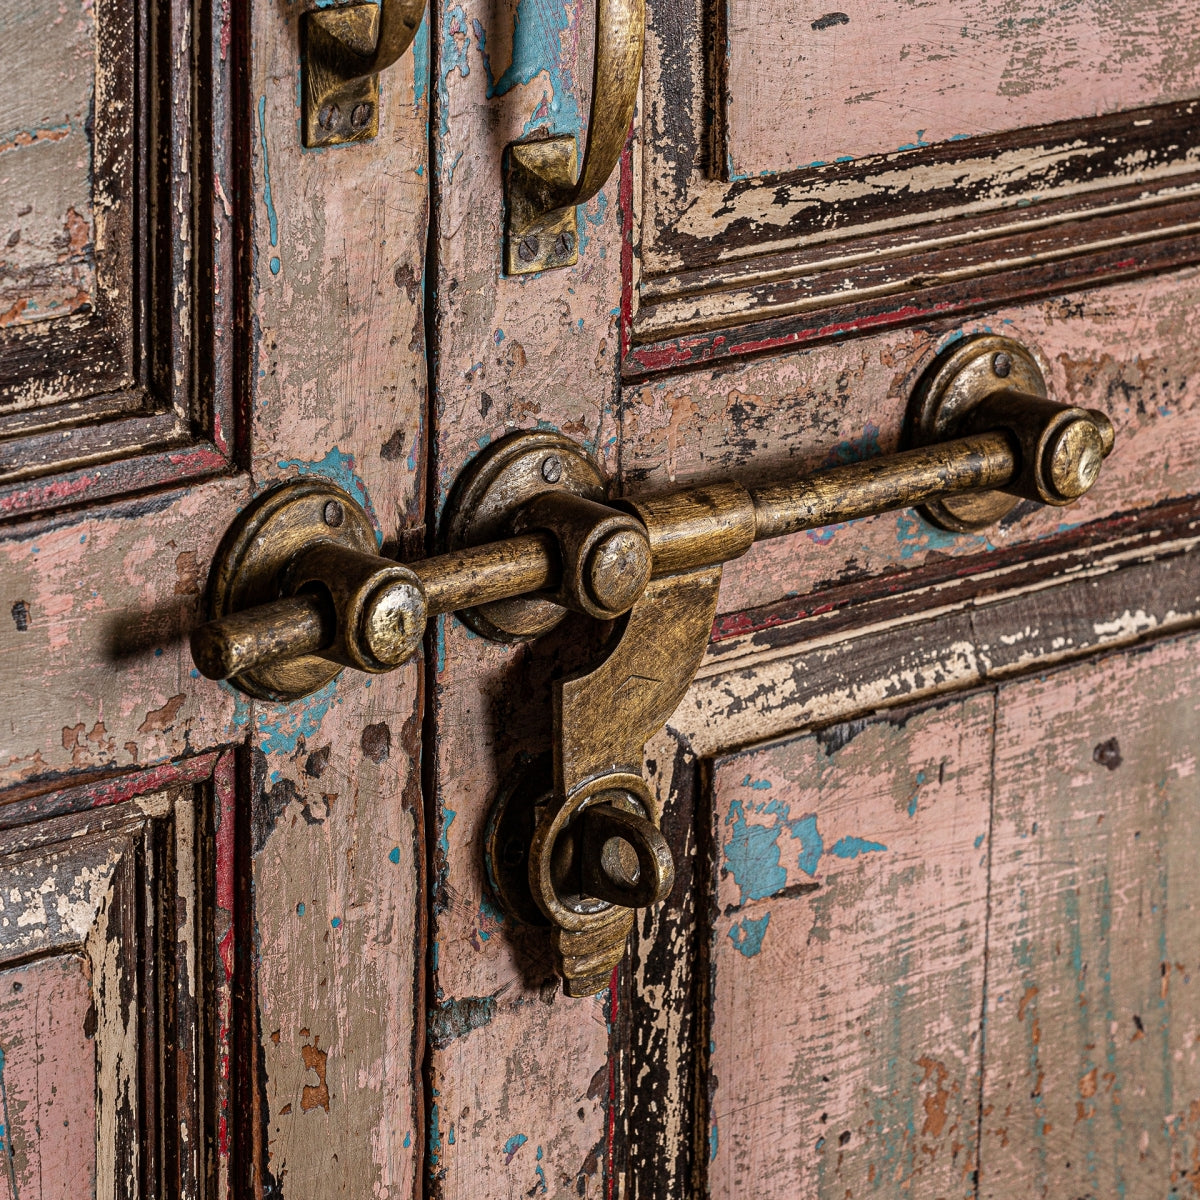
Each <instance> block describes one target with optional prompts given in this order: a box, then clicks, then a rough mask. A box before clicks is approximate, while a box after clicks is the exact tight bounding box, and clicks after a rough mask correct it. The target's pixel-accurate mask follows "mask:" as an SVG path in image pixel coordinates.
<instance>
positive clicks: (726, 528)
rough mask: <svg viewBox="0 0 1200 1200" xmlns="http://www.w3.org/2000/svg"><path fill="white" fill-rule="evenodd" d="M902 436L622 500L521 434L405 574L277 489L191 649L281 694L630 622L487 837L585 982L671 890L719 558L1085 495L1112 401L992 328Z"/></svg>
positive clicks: (461, 496) (349, 521) (331, 501)
mask: <svg viewBox="0 0 1200 1200" xmlns="http://www.w3.org/2000/svg"><path fill="white" fill-rule="evenodd" d="M908 441H909V443H910V448H909V449H907V450H903V451H901V452H899V453H897V454H892V455H888V456H886V457H882V458H876V459H871V460H868V461H866V462H859V463H852V464H849V465H846V466H839V467H832V468H829V469H828V470H824V471H818V472H815V473H813V474H810V475H806V476H803V477H801V478H799V479H790V480H786V481H783V482H779V483H774V484H765V485H759V486H753V487H745V486H743V485H742V484H739V483H736V482H734V481H731V480H718V481H714V482H708V483H702V484H694V485H691V486H687V487H683V488H678V489H676V490H675V491H673V492H669V493H666V494H663V495H658V496H649V497H637V498H634V499H631V500H625V501H606V498H605V480H604V478H603V476H602V475H601V473H600V471H599V469H598V468H597V467H596V465H595V463H594V462H593V461H592V460H591V459H590V458H589V457H588V455H587V454H585V453H584V452H583V450H582V449H581V448H580V447H579V446H577V445H576V444H575V443H574V442H572V441H570V440H569V439H568V438H565V437H563V436H562V435H560V434H556V433H548V432H540V431H539V432H525V433H518V434H514V435H512V436H510V437H508V438H504V439H502V440H501V441H499V442H496V443H494V444H493V445H492V446H489V447H488V449H487V450H486V451H484V452H483V453H482V454H480V455H479V456H478V457H477V458H476V459H475V460H474V461H473V462H472V463H471V464H470V466H469V467H468V469H467V470H466V471H465V472H464V473H463V475H462V477H461V478H460V480H459V482H458V484H457V485H456V487H455V491H454V494H453V496H452V498H451V503H450V505H449V508H448V514H447V519H446V527H445V539H444V540H445V544H446V550H445V552H444V553H443V554H440V555H438V556H436V557H433V558H428V559H424V560H423V561H420V562H415V563H410V564H408V565H401V564H399V563H395V562H392V561H391V560H389V559H386V558H383V557H381V556H380V555H379V554H378V553H377V551H376V545H375V537H374V533H373V531H372V529H371V525H370V522H369V521H368V519H367V517H366V515H365V514H364V513H363V511H362V509H361V508H360V507H359V506H358V505H357V504H355V503H354V501H353V500H352V499H351V498H350V497H349V496H348V495H346V493H344V492H342V491H341V490H340V489H338V488H336V487H334V486H333V485H332V484H329V483H325V482H322V481H318V480H314V479H312V478H307V479H303V480H300V481H297V482H293V483H288V484H284V485H282V486H281V487H279V488H277V489H276V490H275V491H273V492H270V493H268V494H267V495H265V496H264V497H262V498H260V500H258V501H257V502H256V503H255V504H253V505H252V506H251V507H250V508H248V509H247V510H246V511H245V512H244V513H242V514H241V516H240V517H239V518H238V520H237V522H236V523H235V524H234V527H233V529H232V530H231V531H230V533H229V535H228V536H227V538H226V541H225V543H224V545H223V547H222V550H221V553H220V554H219V556H218V559H217V562H216V563H215V565H214V567H213V570H212V574H211V577H210V583H209V610H210V616H211V620H210V621H209V623H208V624H207V625H203V626H201V627H200V628H199V629H197V630H196V631H195V632H194V633H193V635H192V654H193V657H194V658H195V661H196V665H197V666H198V667H199V668H200V670H201V671H202V672H203V673H204V674H205V675H207V676H208V677H209V678H213V679H229V680H230V681H231V682H232V683H233V684H234V685H235V686H237V687H238V688H240V689H241V690H242V691H244V692H246V693H248V694H250V695H252V696H259V697H264V698H269V699H275V700H281V699H291V698H297V697H300V696H304V695H307V694H308V693H309V692H312V691H314V690H316V689H317V688H318V687H321V686H322V685H323V684H325V683H327V682H328V681H329V680H331V679H333V678H334V677H335V676H336V675H337V674H338V672H339V671H340V670H341V669H342V668H343V667H346V666H352V667H355V668H357V669H359V670H362V671H368V672H379V671H386V670H390V669H391V668H393V667H395V666H397V665H399V664H400V663H402V662H405V661H406V660H407V659H409V658H410V657H411V656H412V655H413V654H414V653H415V652H416V649H417V647H418V646H419V644H420V640H421V636H422V632H423V630H424V627H425V622H426V619H427V618H428V617H430V616H436V615H438V614H440V613H450V612H457V613H459V614H460V616H461V617H462V619H463V620H464V621H466V622H467V623H468V624H469V625H471V627H472V628H474V629H475V630H476V631H477V632H479V633H481V634H483V635H484V636H486V637H490V638H497V639H500V640H504V641H519V640H528V639H530V638H535V637H538V636H539V635H541V634H544V633H545V632H547V631H548V630H549V629H552V628H553V627H554V626H555V625H556V624H557V623H558V622H559V621H560V620H562V618H563V617H564V616H565V615H566V613H567V611H568V610H574V611H577V612H580V613H583V614H585V615H587V616H590V617H593V618H597V619H600V620H612V619H614V618H617V617H623V618H624V623H623V626H620V627H619V628H618V636H617V637H616V640H615V642H614V643H613V644H612V645H610V647H609V648H608V650H607V652H606V655H605V657H604V658H603V660H602V661H601V662H599V663H598V664H596V665H595V666H594V668H592V669H591V670H590V671H586V672H584V673H582V674H580V675H577V676H574V677H572V678H569V679H564V680H559V681H557V682H556V684H555V685H554V688H555V691H554V753H553V756H552V758H551V759H547V760H546V761H545V762H544V763H542V764H541V766H540V767H539V768H538V769H536V770H533V771H532V772H530V773H527V774H526V776H525V777H524V778H522V779H521V780H519V781H517V782H516V783H514V784H512V785H511V786H509V787H507V788H506V789H505V790H504V791H503V792H502V794H501V795H500V796H499V797H498V798H497V800H496V803H495V806H494V808H493V812H492V817H491V820H490V823H489V830H488V834H487V838H486V842H487V867H488V872H489V877H490V879H491V883H492V887H493V889H494V890H495V892H496V893H497V895H498V897H499V899H500V901H501V903H502V904H503V906H504V907H505V908H506V909H507V910H508V911H509V912H511V913H513V914H514V915H517V916H519V917H521V918H522V919H524V920H527V921H534V922H539V923H542V924H545V925H548V926H549V927H550V929H551V933H552V939H553V942H554V945H555V948H556V951H557V953H558V956H559V964H560V968H561V971H562V974H563V978H564V981H565V986H566V989H567V991H568V992H569V993H570V994H572V995H586V994H589V993H591V992H595V991H598V990H599V989H601V988H602V987H604V986H605V985H606V983H607V982H608V979H609V978H610V977H611V973H612V971H613V969H614V967H615V966H616V965H617V963H618V962H619V961H620V959H621V956H622V954H623V952H624V946H625V941H626V938H627V935H628V933H629V930H630V929H631V928H632V925H633V916H634V909H635V908H637V907H640V906H642V905H645V904H650V903H655V902H657V901H659V900H661V899H662V898H663V897H664V896H666V895H667V894H668V893H669V891H670V889H671V887H672V884H673V880H674V868H673V864H672V862H671V853H670V849H669V847H668V846H667V843H666V841H665V839H664V838H663V836H662V833H661V832H660V830H659V817H660V814H659V812H658V810H657V806H656V802H655V799H654V797H653V796H652V794H651V792H650V789H649V788H648V787H647V786H646V783H645V781H644V780H643V778H642V756H643V750H644V746H645V743H646V741H647V739H648V738H650V737H652V736H653V735H654V734H655V733H656V732H657V731H658V730H659V729H661V728H662V726H663V724H664V723H665V722H666V720H667V719H668V718H669V717H670V715H671V713H672V712H673V711H674V710H675V708H676V707H677V706H678V704H679V702H680V700H681V699H682V698H683V695H684V692H686V690H687V688H688V687H689V686H690V685H691V681H692V678H693V676H694V674H695V671H696V669H697V667H698V666H699V664H700V661H701V659H702V658H703V656H704V652H705V649H706V647H707V645H708V639H709V633H710V630H711V627H712V622H713V618H714V617H715V615H716V604H717V592H718V589H719V587H720V582H721V569H722V565H723V564H724V563H726V562H729V561H731V560H732V559H735V558H737V557H738V556H739V555H741V554H744V553H745V552H746V551H747V550H748V549H749V548H750V546H751V545H752V544H753V543H754V542H755V541H757V540H759V539H763V538H772V537H780V536H783V535H785V534H790V533H796V532H799V531H801V530H805V529H817V528H821V527H823V526H826V525H830V524H833V523H835V522H841V521H848V520H852V519H854V518H856V517H863V516H868V515H871V514H875V513H883V512H888V511H891V510H894V509H898V508H904V507H908V506H910V505H920V506H922V512H923V513H924V514H925V516H926V518H927V519H928V520H930V521H932V522H934V523H936V524H938V525H940V526H942V527H943V528H947V529H951V530H956V531H974V530H979V529H983V528H986V527H987V526H988V525H991V524H993V523H994V522H996V521H998V520H1000V519H1001V518H1002V517H1004V516H1005V515H1007V514H1008V513H1009V512H1011V510H1012V509H1013V507H1014V506H1015V505H1016V504H1017V503H1019V502H1020V500H1021V499H1026V500H1033V501H1036V502H1038V503H1042V504H1051V505H1062V504H1069V503H1071V502H1072V501H1073V500H1075V499H1077V498H1078V497H1079V496H1081V495H1083V494H1084V493H1085V492H1087V491H1088V490H1089V489H1090V488H1091V487H1092V486H1093V484H1094V483H1095V482H1096V479H1097V478H1098V476H1099V473H1100V468H1101V465H1102V463H1103V461H1104V459H1105V458H1106V457H1107V456H1108V454H1109V453H1110V452H1111V451H1112V448H1113V441H1114V434H1113V427H1112V424H1111V422H1110V421H1109V420H1108V418H1107V417H1106V416H1105V415H1104V414H1103V413H1100V412H1096V411H1094V410H1091V409H1083V408H1076V407H1073V406H1070V405H1064V404H1057V403H1055V402H1054V401H1052V400H1050V399H1049V398H1048V396H1047V389H1046V384H1045V381H1044V379H1043V377H1042V373H1041V371H1040V369H1039V368H1038V365H1037V362H1036V360H1035V359H1034V358H1033V356H1032V355H1031V354H1030V353H1029V352H1028V351H1027V350H1026V349H1025V348H1024V347H1023V346H1021V345H1020V344H1019V343H1017V342H1015V341H1012V340H1011V339H1008V338H1002V337H996V336H993V335H984V336H981V337H975V338H969V339H964V340H963V341H961V342H959V343H958V344H957V345H955V346H953V347H952V348H951V349H950V350H949V351H947V352H946V353H945V354H943V355H942V356H940V357H939V358H938V359H937V360H936V361H935V362H934V363H933V365H932V366H931V368H930V370H929V371H928V372H927V373H926V375H925V376H924V378H923V379H922V381H921V384H920V386H919V387H918V389H917V392H916V395H915V397H914V403H913V408H912V411H911V413H910V420H909V426H908ZM330 514H333V516H334V517H335V518H336V519H330Z"/></svg>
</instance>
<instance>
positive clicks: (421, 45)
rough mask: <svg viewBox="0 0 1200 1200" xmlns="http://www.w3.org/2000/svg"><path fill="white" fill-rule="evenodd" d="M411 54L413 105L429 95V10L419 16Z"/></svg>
mask: <svg viewBox="0 0 1200 1200" xmlns="http://www.w3.org/2000/svg"><path fill="white" fill-rule="evenodd" d="M412 55H413V107H414V108H415V107H416V106H417V105H419V104H420V103H421V101H422V100H424V99H425V97H426V96H427V95H429V11H428V10H426V12H425V15H424V16H423V17H422V18H421V24H420V25H418V26H417V32H416V36H415V37H414V38H413V40H412Z"/></svg>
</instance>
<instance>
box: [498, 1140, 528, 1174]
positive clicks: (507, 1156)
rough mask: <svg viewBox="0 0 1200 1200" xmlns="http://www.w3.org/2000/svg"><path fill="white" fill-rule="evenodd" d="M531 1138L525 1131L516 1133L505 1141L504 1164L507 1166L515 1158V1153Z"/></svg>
mask: <svg viewBox="0 0 1200 1200" xmlns="http://www.w3.org/2000/svg"><path fill="white" fill-rule="evenodd" d="M527 1141H529V1139H528V1138H527V1137H526V1136H525V1135H524V1134H523V1133H514V1134H513V1135H512V1137H510V1138H509V1139H508V1141H507V1142H505V1143H504V1165H505V1166H507V1165H508V1164H509V1163H510V1162H512V1160H513V1155H514V1154H516V1152H517V1151H518V1150H520V1148H521V1147H522V1146H523V1145H525V1143H526V1142H527Z"/></svg>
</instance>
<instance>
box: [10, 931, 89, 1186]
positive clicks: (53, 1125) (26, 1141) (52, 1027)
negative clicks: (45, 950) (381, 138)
mask: <svg viewBox="0 0 1200 1200" xmlns="http://www.w3.org/2000/svg"><path fill="white" fill-rule="evenodd" d="M89 974H90V972H89V970H88V969H87V966H86V964H85V963H84V961H83V960H82V959H81V958H79V957H78V956H77V955H73V954H68V955H61V956H56V957H53V958H43V959H35V960H34V961H33V962H29V963H26V964H24V965H23V966H19V967H13V968H11V969H10V970H7V971H0V1200H78V1198H79V1197H81V1196H91V1195H93V1193H94V1189H95V1186H96V1082H97V1081H96V1053H95V1048H94V1045H93V1039H94V1037H95V1021H96V1014H95V1011H94V1010H93V1008H92V989H91V984H90V982H89V978H88V976H89Z"/></svg>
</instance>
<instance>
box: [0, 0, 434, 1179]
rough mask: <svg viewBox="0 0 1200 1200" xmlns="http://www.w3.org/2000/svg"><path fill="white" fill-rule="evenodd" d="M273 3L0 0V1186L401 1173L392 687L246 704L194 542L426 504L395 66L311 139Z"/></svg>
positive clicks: (417, 154)
mask: <svg viewBox="0 0 1200 1200" xmlns="http://www.w3.org/2000/svg"><path fill="white" fill-rule="evenodd" d="M303 7H306V6H303V5H294V6H293V5H280V4H267V3H262V4H260V3H255V4H253V5H251V4H245V3H232V4H231V3H219V4H193V3H191V2H190V0H163V2H161V3H157V2H156V3H135V2H134V0H94V2H93V0H63V2H61V3H60V2H59V0H30V2H29V3H21V4H16V3H5V4H4V5H2V6H0V447H2V449H0V521H2V524H0V608H2V610H3V611H2V621H0V1196H3V1197H5V1200H50V1198H52V1197H53V1198H55V1200H58V1198H62V1200H68V1198H70V1200H81V1198H83V1197H97V1198H98V1200H101V1198H102V1200H115V1198H116V1197H151V1196H162V1197H205V1198H210V1197H217V1196H230V1197H232V1196H237V1197H243V1196H252V1195H260V1196H268V1195H283V1194H286V1195H289V1196H290V1195H297V1196H299V1195H304V1196H312V1197H316V1196H354V1197H361V1196H368V1195H370V1196H385V1195H389V1194H390V1195H392V1196H401V1195H404V1196H408V1195H411V1194H412V1191H413V1186H414V1184H413V1181H414V1178H415V1177H416V1175H417V1174H418V1169H419V1164H420V1155H421V1147H422V1145H423V1144H424V1135H423V1133H422V1124H421V1122H422V1116H421V1101H420V1096H421V1087H420V1083H419V1081H418V1076H417V1064H418V1062H419V1059H420V1029H421V1020H420V1015H419V1014H420V1009H421V990H420V963H421V961H422V956H423V941H422V924H421V913H422V907H421V896H422V885H421V880H422V875H423V870H424V867H423V862H424V851H423V844H424V843H423V834H422V816H421V803H420V797H419V790H418V788H419V785H418V779H417V768H416V766H415V765H414V764H415V763H416V762H417V760H418V753H417V751H418V742H419V730H420V725H421V703H422V700H421V679H420V674H419V671H418V669H417V668H416V667H415V666H414V667H409V668H407V669H404V670H401V671H399V672H396V673H394V674H392V675H389V676H386V677H381V678H379V679H377V680H373V681H372V683H371V685H370V686H369V687H368V686H367V684H366V681H365V680H363V679H359V680H350V679H344V680H338V681H336V682H334V683H331V684H330V685H329V686H327V687H325V688H324V689H322V690H321V691H320V692H318V693H317V694H315V695H313V696H311V697H309V698H308V699H307V700H305V701H301V702H296V703H292V704H280V703H269V702H265V701H250V700H248V699H247V698H246V697H244V696H242V695H241V694H239V693H238V692H236V691H235V690H233V689H232V688H230V687H229V686H225V685H217V684H215V683H212V682H210V681H208V680H207V679H204V678H201V676H200V674H199V672H198V671H197V669H196V668H195V666H194V664H193V661H192V656H191V653H190V652H189V649H188V633H189V631H190V630H191V629H192V628H193V627H194V626H195V625H196V624H197V623H198V622H199V621H200V620H202V619H203V606H204V591H205V587H206V581H207V578H208V572H209V564H210V563H211V562H212V560H213V558H214V554H215V552H216V550H217V547H218V545H219V543H220V541H221V539H222V537H223V535H224V533H225V530H226V528H227V527H228V526H229V525H230V523H231V522H232V521H233V520H234V518H235V516H236V515H237V513H238V512H239V511H240V510H241V509H243V508H244V507H245V506H246V505H247V504H248V503H249V502H251V500H252V499H253V498H255V497H256V496H257V495H259V494H261V493H263V492H265V491H266V490H268V489H269V488H270V487H271V486H272V485H274V484H275V483H277V482H279V481H282V480H287V479H292V478H298V477H304V478H308V477H318V478H327V479H329V480H331V481H333V482H335V483H337V484H339V485H340V486H342V487H343V488H345V489H347V490H348V491H350V492H351V493H352V494H353V495H354V496H356V497H357V498H358V499H359V500H360V501H361V502H362V503H363V504H364V506H365V507H366V508H367V510H368V511H369V512H370V513H371V514H372V518H373V521H374V528H375V531H376V534H377V537H378V538H379V540H380V541H381V544H382V546H383V547H384V548H385V549H386V550H388V551H393V550H394V549H395V547H396V546H398V545H400V544H405V545H407V544H408V541H409V540H411V539H413V538H415V539H416V540H417V541H418V542H420V540H421V536H422V535H421V529H422V523H423V521H424V492H423V487H424V484H423V465H424V454H425V442H424V440H423V438H424V434H423V430H424V423H423V415H424V406H425V381H426V370H425V365H424V346H423V330H424V323H423V315H422V304H423V297H422V294H421V284H420V281H421V276H422V269H423V267H422V260H423V255H424V253H425V242H426V235H425V213H426V194H427V180H428V174H427V171H426V124H425V122H426V86H425V83H424V76H423V75H422V74H419V73H418V74H417V75H414V66H413V63H414V60H413V56H412V55H411V54H409V55H408V56H407V57H406V58H405V59H404V60H402V61H401V62H400V63H398V64H397V65H396V66H395V67H394V68H392V70H391V71H390V72H389V73H388V74H387V75H386V77H385V82H384V87H383V93H382V103H381V111H380V133H379V136H378V137H377V138H375V139H374V140H373V141H371V142H369V143H365V144H361V145H356V146H351V147H348V148H346V149H345V150H339V151H334V150H330V151H325V152H316V151H311V152H310V151H307V150H305V149H304V148H303V146H302V144H301V134H300V130H299V127H298V96H297V90H298V80H299V71H300V59H301V33H300V12H299V11H298V10H299V9H301V8H303Z"/></svg>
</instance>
